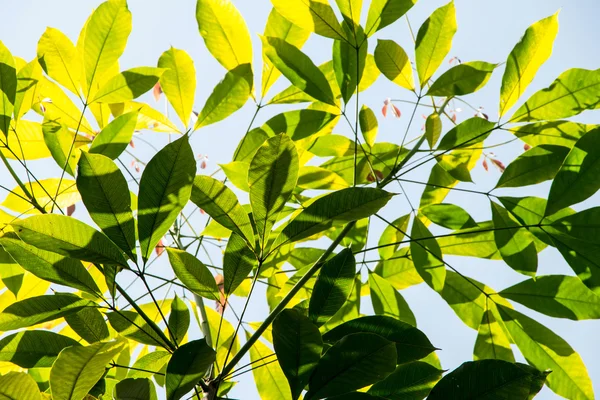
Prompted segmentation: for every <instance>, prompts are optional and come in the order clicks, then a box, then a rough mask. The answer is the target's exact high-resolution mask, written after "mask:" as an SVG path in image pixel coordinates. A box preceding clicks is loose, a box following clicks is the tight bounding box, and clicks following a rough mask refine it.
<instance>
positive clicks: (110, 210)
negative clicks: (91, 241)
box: [77, 153, 137, 262]
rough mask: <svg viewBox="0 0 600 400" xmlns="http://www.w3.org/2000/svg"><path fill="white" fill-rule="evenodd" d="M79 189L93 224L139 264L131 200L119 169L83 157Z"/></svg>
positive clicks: (104, 159) (92, 156)
mask: <svg viewBox="0 0 600 400" xmlns="http://www.w3.org/2000/svg"><path fill="white" fill-rule="evenodd" d="M77 189H78V190H79V192H80V193H81V198H82V199H83V204H85V207H86V208H87V210H88V212H89V213H90V216H91V217H92V220H94V222H95V223H96V224H97V225H98V226H99V227H100V229H102V231H103V232H104V233H105V234H106V236H108V237H109V239H111V240H112V241H113V242H114V243H115V244H116V245H117V246H119V247H120V248H121V249H122V250H123V251H124V252H125V253H127V255H128V256H129V258H130V259H131V260H133V261H134V262H135V261H137V257H136V254H135V242H136V237H135V221H134V219H133V213H132V211H131V196H130V195H129V187H128V186H127V181H126V180H125V177H124V176H123V173H122V172H121V171H120V170H119V167H117V165H116V164H115V163H114V162H113V161H112V160H111V159H110V158H108V157H104V156H102V155H99V154H98V155H96V154H86V153H82V154H81V158H80V159H79V174H78V175H77Z"/></svg>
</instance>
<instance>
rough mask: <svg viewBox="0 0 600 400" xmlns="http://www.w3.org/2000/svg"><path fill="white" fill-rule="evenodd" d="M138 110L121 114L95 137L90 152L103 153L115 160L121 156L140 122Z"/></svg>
mask: <svg viewBox="0 0 600 400" xmlns="http://www.w3.org/2000/svg"><path fill="white" fill-rule="evenodd" d="M138 115H139V114H138V113H137V111H132V112H128V113H125V114H122V115H119V116H118V117H117V118H115V119H114V120H113V121H111V123H110V124H108V125H106V126H105V127H104V129H102V130H101V131H100V133H99V134H98V136H96V137H95V138H94V141H93V142H92V145H91V146H90V153H92V154H102V155H104V156H106V157H108V158H111V159H113V160H115V159H117V158H119V156H120V155H121V153H123V152H124V151H125V149H126V148H127V146H129V143H130V142H131V139H132V137H133V131H134V130H135V127H136V125H137V122H138Z"/></svg>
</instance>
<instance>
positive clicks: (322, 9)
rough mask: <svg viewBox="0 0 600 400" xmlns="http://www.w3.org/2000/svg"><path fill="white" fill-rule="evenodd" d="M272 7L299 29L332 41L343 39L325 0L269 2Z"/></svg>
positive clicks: (341, 31) (281, 0) (333, 14)
mask: <svg viewBox="0 0 600 400" xmlns="http://www.w3.org/2000/svg"><path fill="white" fill-rule="evenodd" d="M271 3H273V7H275V9H276V10H277V11H278V12H279V13H280V14H281V15H282V16H283V17H284V18H285V19H287V20H289V21H290V22H292V23H293V24H295V25H298V26H299V27H300V28H303V29H306V30H307V31H309V32H314V33H316V34H317V35H321V36H325V37H328V38H332V39H342V40H344V39H345V36H344V33H343V30H342V27H341V26H340V23H339V22H338V19H337V17H336V15H335V13H334V11H333V9H332V8H331V6H330V5H329V2H328V1H327V0H271Z"/></svg>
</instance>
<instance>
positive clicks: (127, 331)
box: [106, 310, 168, 348]
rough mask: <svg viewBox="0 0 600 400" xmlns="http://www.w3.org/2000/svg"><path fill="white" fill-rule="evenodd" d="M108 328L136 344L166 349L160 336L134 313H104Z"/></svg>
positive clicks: (165, 344) (122, 311)
mask: <svg viewBox="0 0 600 400" xmlns="http://www.w3.org/2000/svg"><path fill="white" fill-rule="evenodd" d="M106 316H107V317H108V321H109V322H110V326H111V327H112V328H113V329H114V330H115V331H117V332H118V333H119V334H120V335H121V336H123V337H126V338H127V339H131V340H133V341H135V342H138V343H143V344H147V345H149V346H156V347H158V348H167V347H168V346H167V343H165V342H164V341H163V340H162V338H161V337H160V336H158V334H157V333H156V332H155V331H154V330H153V329H152V328H151V327H150V325H148V323H147V322H146V321H145V320H144V319H143V318H142V316H141V315H139V314H138V313H137V312H135V311H124V310H121V311H119V312H109V313H106Z"/></svg>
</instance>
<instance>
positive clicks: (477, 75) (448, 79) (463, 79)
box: [427, 61, 497, 97]
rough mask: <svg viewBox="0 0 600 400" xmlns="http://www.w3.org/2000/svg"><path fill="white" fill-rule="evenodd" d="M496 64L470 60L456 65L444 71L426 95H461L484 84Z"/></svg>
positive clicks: (476, 89)
mask: <svg viewBox="0 0 600 400" xmlns="http://www.w3.org/2000/svg"><path fill="white" fill-rule="evenodd" d="M496 67H497V64H490V63H487V62H484V61H471V62H466V63H463V64H459V65H456V66H454V67H452V68H450V69H449V70H448V71H446V72H444V73H443V74H442V75H441V76H440V77H439V78H438V79H436V81H435V82H433V84H432V85H431V87H430V88H429V91H428V92H427V95H428V96H445V97H450V96H463V95H466V94H470V93H474V92H476V91H478V90H479V89H481V88H482V87H484V86H485V84H486V83H487V82H488V81H489V80H490V78H491V77H492V73H493V72H494V69H495V68H496Z"/></svg>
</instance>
